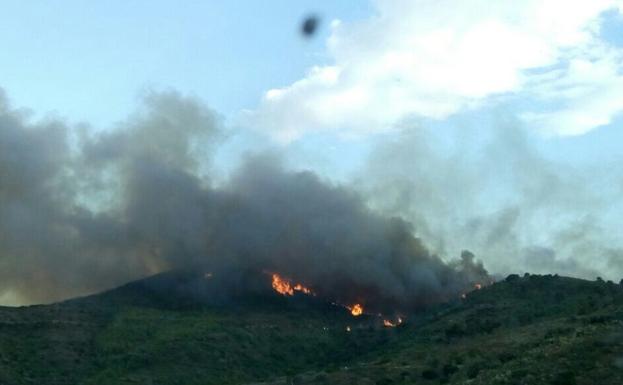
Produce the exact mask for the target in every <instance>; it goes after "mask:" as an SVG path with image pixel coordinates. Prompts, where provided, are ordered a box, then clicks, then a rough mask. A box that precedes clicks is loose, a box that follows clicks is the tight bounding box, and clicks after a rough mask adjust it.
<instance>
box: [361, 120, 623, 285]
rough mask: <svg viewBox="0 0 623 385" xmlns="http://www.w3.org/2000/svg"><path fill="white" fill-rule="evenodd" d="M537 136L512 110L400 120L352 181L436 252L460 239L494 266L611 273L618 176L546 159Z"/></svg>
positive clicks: (452, 251)
mask: <svg viewBox="0 0 623 385" xmlns="http://www.w3.org/2000/svg"><path fill="white" fill-rule="evenodd" d="M448 127H449V128H448ZM449 138H450V139H449ZM535 142H536V141H534V140H531V138H530V133H529V132H527V131H526V130H525V129H524V128H522V126H521V125H520V124H518V123H517V122H515V121H512V120H511V121H509V120H504V119H498V120H497V121H496V122H494V123H493V124H487V123H484V124H478V125H477V127H474V126H472V125H470V121H469V119H468V118H457V119H454V120H452V121H451V122H450V123H449V124H448V126H447V127H446V128H443V129H436V130H434V129H432V128H430V127H427V126H425V125H422V124H407V123H405V130H404V131H403V132H402V133H401V134H399V135H395V136H392V137H391V138H390V139H387V140H385V141H384V142H383V143H382V144H381V145H379V146H378V147H377V149H376V150H375V151H374V153H373V155H372V157H371V158H370V160H369V165H368V167H367V168H366V170H365V173H363V174H361V175H360V177H359V178H358V190H359V191H362V194H364V195H365V196H366V199H367V201H368V204H369V205H371V206H372V207H374V208H375V209H377V210H379V211H382V212H385V213H390V214H399V215H401V216H402V217H403V218H405V219H406V220H409V221H410V222H411V223H413V226H414V231H415V233H416V234H418V236H419V237H421V238H422V239H423V240H424V241H425V242H426V243H427V245H429V247H430V248H431V250H432V251H433V252H435V253H438V254H440V255H456V253H457V252H459V251H460V250H461V249H464V248H467V249H469V250H471V251H473V252H474V253H475V254H476V255H478V256H479V258H481V259H482V260H483V261H484V262H485V264H486V265H487V267H488V268H489V269H490V270H491V271H494V272H496V273H500V274H505V273H511V272H531V273H559V274H564V275H570V276H576V277H581V278H587V279H594V278H595V277H596V276H600V275H601V276H603V277H607V278H608V279H613V280H616V281H618V280H619V279H620V277H621V275H623V268H622V267H623V266H622V265H621V263H620V256H621V255H623V242H622V239H621V237H620V234H618V233H617V232H616V231H612V229H615V228H618V227H620V217H621V216H620V215H621V213H623V207H622V206H621V201H620V194H621V185H620V181H621V180H623V177H622V176H621V174H620V173H619V172H617V171H616V169H613V168H610V167H608V166H606V167H604V165H603V164H591V163H590V162H584V166H583V167H574V166H572V165H571V163H569V162H561V161H556V160H554V159H548V158H546V157H545V156H544V155H542V152H541V151H540V150H539V148H537V147H536V146H535V145H534V144H533V143H535Z"/></svg>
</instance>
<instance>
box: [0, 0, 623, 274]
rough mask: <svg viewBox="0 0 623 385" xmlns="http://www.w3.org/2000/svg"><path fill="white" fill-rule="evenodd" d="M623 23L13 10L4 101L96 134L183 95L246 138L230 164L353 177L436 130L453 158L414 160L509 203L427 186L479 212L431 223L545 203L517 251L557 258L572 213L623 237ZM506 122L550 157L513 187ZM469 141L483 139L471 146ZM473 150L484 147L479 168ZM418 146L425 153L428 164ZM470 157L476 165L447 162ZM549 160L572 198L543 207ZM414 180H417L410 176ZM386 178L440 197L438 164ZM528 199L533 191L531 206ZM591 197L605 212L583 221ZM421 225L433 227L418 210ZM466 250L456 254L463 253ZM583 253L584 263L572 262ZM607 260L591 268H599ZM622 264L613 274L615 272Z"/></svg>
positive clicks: (266, 10) (358, 10)
mask: <svg viewBox="0 0 623 385" xmlns="http://www.w3.org/2000/svg"><path fill="white" fill-rule="evenodd" d="M621 9H623V3H622V2H621V1H620V0H594V1H590V2H589V1H586V0H566V1H563V0H540V1H537V0H526V1H522V2H515V1H499V2H495V3H492V1H491V0H438V1H428V0H369V1H368V0H350V1H339V2H338V1H334V2H333V1H332V2H329V1H327V2H322V3H319V2H317V1H311V0H301V1H292V0H270V1H269V0H267V1H242V0H239V1H219V2H217V1H188V2H183V3H181V2H174V1H165V0H157V1H120V0H114V1H113V0H111V1H106V2H104V1H100V2H95V1H92V2H85V1H77V0H66V1H63V2H50V1H29V2H23V1H13V0H7V1H3V2H2V7H1V10H2V12H0V88H3V89H4V90H5V92H6V94H7V95H8V97H9V99H10V100H11V103H12V105H13V106H15V107H24V108H29V109H31V110H32V111H33V113H34V114H35V117H38V118H41V117H45V116H46V115H49V114H52V115H55V116H59V117H61V118H63V119H65V120H66V121H68V122H69V123H71V124H77V123H80V122H87V123H88V124H89V125H90V126H91V127H92V130H94V131H97V130H101V129H109V128H110V127H113V126H114V125H115V122H118V121H121V120H123V119H124V118H125V117H126V116H127V115H128V114H130V113H131V112H132V111H134V110H135V109H136V107H137V106H138V105H139V104H140V95H141V93H142V92H144V91H145V90H149V89H156V90H166V89H175V90H178V91H179V92H181V93H183V94H186V95H192V96H195V97H196V98H198V99H199V100H201V101H202V102H204V103H205V104H207V105H208V106H210V107H211V108H213V109H214V110H215V111H216V112H217V113H219V114H221V116H223V118H224V121H225V124H226V126H227V127H228V128H229V129H230V130H231V131H232V132H234V133H235V135H233V138H232V139H231V140H230V141H229V142H228V143H227V144H226V145H225V146H224V148H223V149H221V155H220V158H219V159H220V162H221V163H222V164H223V165H227V164H229V163H232V162H235V160H236V159H238V157H239V155H240V154H241V153H243V152H244V151H247V150H249V149H251V150H253V149H255V148H261V147H277V148H280V149H281V150H282V151H283V152H284V153H285V154H286V158H287V160H288V161H289V162H290V163H291V164H292V165H293V166H294V167H297V168H312V169H314V170H316V171H319V172H320V173H322V174H323V175H325V176H328V177H330V178H334V179H342V180H347V179H350V178H355V179H356V178H361V175H362V173H363V171H362V169H365V168H366V167H371V168H374V165H372V166H370V162H371V161H370V160H369V159H370V158H369V156H370V154H371V153H375V151H376V149H377V148H379V147H383V146H384V145H385V144H386V143H387V142H391V141H392V140H394V139H396V138H397V137H400V136H399V135H400V134H401V133H403V132H404V131H417V130H422V132H425V133H426V137H427V140H430V141H431V142H435V143H437V144H436V145H435V146H433V147H435V149H436V151H437V152H435V153H426V152H425V151H424V149H423V150H422V151H424V152H423V153H422V156H421V157H420V158H418V157H416V158H414V159H415V160H414V159H411V161H413V162H426V161H428V160H431V159H433V160H434V162H433V161H432V160H431V167H439V169H443V170H445V172H446V173H447V175H448V176H449V177H450V176H453V177H454V176H458V179H461V178H462V177H464V176H465V175H467V174H471V173H473V174H474V175H492V176H491V178H492V179H491V180H488V181H487V184H488V185H489V186H490V190H491V191H493V193H492V196H490V197H489V196H484V197H483V196H482V192H480V193H479V192H478V190H477V189H476V190H474V191H473V192H472V193H473V194H476V195H478V194H480V195H478V196H474V197H473V199H471V198H470V199H467V198H465V197H462V196H459V195H444V194H445V192H446V191H447V189H449V188H450V189H455V190H461V188H462V187H461V185H459V184H452V183H451V184H447V183H446V181H444V180H441V179H443V178H432V177H431V178H430V179H427V180H426V181H425V182H426V183H433V184H435V183H437V184H435V185H434V186H432V185H431V188H430V189H427V191H426V192H425V193H426V194H429V195H435V198H439V199H438V200H437V201H435V202H433V203H434V204H431V205H429V207H422V208H421V211H423V212H426V211H427V209H428V208H430V209H431V210H433V209H438V208H443V205H444V204H446V203H448V201H452V202H454V201H456V202H459V201H461V202H462V201H463V200H462V199H465V201H466V202H469V203H470V206H469V207H465V208H464V212H461V213H460V214H457V218H458V219H457V218H454V219H453V220H455V223H450V222H448V223H441V222H440V221H437V222H435V223H431V222H427V223H426V226H428V227H429V228H430V229H433V230H436V231H438V234H441V235H443V234H451V235H448V236H449V237H450V236H451V237H456V234H457V232H458V231H460V230H461V229H464V227H462V226H463V225H465V226H467V224H470V226H472V227H474V226H475V225H473V224H474V223H480V222H479V221H480V220H483V218H484V219H486V220H491V221H494V220H497V219H496V218H498V214H500V213H508V212H509V211H508V209H509V208H512V207H515V206H518V205H520V203H518V202H523V203H521V204H522V205H523V204H524V203H526V202H527V203H526V204H527V205H528V206H522V209H521V210H522V214H521V215H522V216H523V217H522V218H523V219H521V220H520V221H519V222H517V226H523V227H522V230H521V231H520V232H517V234H513V236H512V237H509V239H510V238H513V239H515V238H516V239H519V240H520V243H521V242H523V243H521V245H520V246H521V248H525V247H528V246H534V245H533V242H535V241H534V240H535V239H536V240H538V242H541V243H539V244H538V246H548V247H549V246H551V247H553V245H554V244H555V243H556V242H557V241H555V240H556V239H562V238H561V235H560V234H562V233H564V231H562V230H561V231H558V232H552V233H551V234H550V235H551V236H549V237H543V236H542V235H543V233H544V232H545V233H546V231H543V229H542V228H541V227H542V226H541V223H539V220H541V219H542V218H543V217H544V216H547V215H550V214H551V215H554V216H556V215H559V214H560V219H556V220H555V221H553V223H554V224H553V225H552V227H557V228H564V227H565V226H563V225H562V224H563V222H565V221H567V222H569V223H576V222H577V221H579V220H582V218H588V217H590V218H604V222H603V223H600V224H599V225H601V226H603V227H609V226H610V227H611V226H613V224H614V225H621V223H620V220H617V219H616V218H614V219H613V218H612V217H615V216H616V215H614V214H612V213H620V212H621V211H620V210H619V211H616V210H615V209H612V210H610V212H604V211H603V207H613V208H614V207H618V208H619V209H620V205H621V202H620V199H618V198H612V197H613V196H615V197H616V196H617V195H616V194H618V193H620V192H623V179H622V178H621V176H620V173H618V171H617V170H618V169H619V168H620V166H619V165H620V164H621V161H623V150H622V149H623V145H622V143H623V130H621V126H622V125H623V114H622V113H621V112H623V37H622V36H623V18H622V17H621ZM310 13H315V14H318V15H320V16H321V18H322V24H321V27H320V30H319V33H318V34H317V35H316V36H314V37H313V38H312V39H303V38H302V37H301V36H300V34H299V33H298V28H299V25H300V22H301V20H302V19H303V17H305V16H306V15H308V14H310ZM500 122H504V123H503V124H502V123H500ZM508 122H511V123H508ZM500 125H508V130H511V131H515V130H516V131H521V135H523V136H522V138H525V139H521V140H520V141H522V140H525V142H526V143H527V144H526V148H522V149H521V150H522V151H524V150H525V151H527V152H528V153H530V154H531V153H532V152H533V151H534V152H536V153H538V156H536V155H535V156H533V157H532V158H531V159H530V162H532V163H527V164H526V165H523V166H521V167H525V169H522V170H521V172H520V173H519V174H517V175H514V176H513V177H515V176H516V179H513V183H510V184H508V185H503V186H502V187H501V188H498V187H495V186H498V185H500V184H502V183H505V181H508V178H509V177H507V176H505V175H503V172H502V171H501V170H502V169H503V167H502V168H500V169H499V170H498V169H497V168H496V167H498V166H500V164H501V163H504V161H505V159H504V156H500V155H499V154H498V155H495V156H494V155H487V154H486V148H485V147H486V146H483V143H485V142H486V141H487V140H489V138H490V136H492V135H493V136H495V132H497V131H495V130H496V129H497V128H498V127H499V126H500ZM491 132H494V134H491ZM469 135H472V136H474V137H476V140H475V141H473V142H470V141H469V140H465V139H464V136H469ZM464 143H470V145H474V146H475V148H478V149H479V150H478V151H474V155H473V156H471V155H470V157H468V158H463V157H462V156H461V154H460V145H462V144H464ZM501 145H508V143H506V144H504V143H502V144H501ZM480 146H482V147H483V148H485V149H482V151H480ZM508 146H509V147H508V148H509V151H514V149H513V147H512V145H508ZM418 148H420V149H422V146H421V144H420V143H415V144H414V145H413V146H412V152H416V151H418ZM403 150H404V149H403ZM479 151H480V152H479ZM381 152H382V151H381ZM405 152H406V153H407V154H406V156H407V157H409V156H411V155H413V154H409V150H406V151H405ZM444 152H447V153H448V154H449V155H448V156H445V157H444V156H443V155H444ZM454 152H457V153H458V154H454ZM453 154H454V155H456V157H453ZM416 155H417V154H416ZM531 156H532V155H531ZM478 157H482V158H483V159H485V160H487V161H488V162H489V163H482V162H481V159H477V158H478ZM541 158H542V159H543V161H541ZM374 159H376V160H377V161H378V159H379V158H378V155H377V157H376V158H374ZM452 159H460V160H461V162H463V164H450V163H447V162H450V161H451V160H452ZM444 162H446V163H444ZM547 162H553V163H552V165H555V166H551V167H553V168H554V169H556V170H558V171H556V173H554V174H551V175H550V174H547V173H546V174H542V175H540V176H539V178H540V179H539V180H540V181H546V180H547V178H550V177H554V178H555V179H557V180H559V181H562V182H560V184H559V187H558V188H559V189H560V194H558V193H557V194H558V195H555V198H548V199H551V201H547V202H550V203H543V205H540V204H539V205H535V203H534V201H536V200H538V198H539V197H538V194H537V196H531V195H529V194H533V191H534V190H538V191H542V192H544V193H547V192H548V191H546V190H547V186H546V187H545V188H542V187H539V188H540V190H539V189H533V187H534V180H532V179H530V178H528V177H526V176H525V175H524V174H526V173H530V167H532V165H534V164H538V165H547V167H550V163H547ZM388 167H389V166H388ZM401 167H405V168H406V169H407V171H404V172H403V171H400V172H398V171H396V169H399V168H401ZM409 167H411V168H412V169H413V170H414V171H413V172H411V173H410V171H409ZM490 169H495V171H493V172H490ZM578 170H579V171H581V172H582V173H583V174H582V175H583V176H585V174H588V176H586V178H587V179H586V181H587V182H586V183H585V185H586V186H590V189H588V190H590V191H586V192H580V191H579V190H578V192H577V193H575V192H574V191H568V190H574V189H576V188H579V186H577V185H576V184H573V183H571V182H569V183H567V179H565V178H568V177H569V175H575V174H574V173H575V172H576V171H578ZM385 171H387V174H388V175H393V174H392V173H394V172H395V173H396V175H398V176H399V177H402V178H404V179H405V180H409V182H413V185H414V186H416V188H415V191H416V193H414V194H415V195H414V196H415V197H416V198H421V199H424V198H425V196H419V195H417V188H418V186H419V185H420V184H422V183H424V182H422V181H421V180H420V179H418V175H419V174H417V172H420V173H424V177H427V174H426V168H425V167H424V168H421V167H420V166H419V165H416V164H408V163H407V164H405V165H399V166H397V167H396V168H395V169H389V168H388V169H386V170H384V172H385ZM558 172H559V174H557V173H558ZM384 176H386V175H384ZM496 178H498V179H496ZM522 178H523V179H522ZM381 179H382V178H381ZM458 179H457V180H458ZM524 179H525V180H526V181H527V182H526V183H527V185H521V183H523V182H522V181H523V180H524ZM571 179H573V178H571ZM576 179H578V178H576ZM578 180H579V179H578ZM563 182H564V183H563ZM457 183H458V182H457ZM539 183H541V182H539ZM543 183H545V182H543ZM580 187H581V186H580ZM523 189H525V190H526V191H528V192H527V193H526V195H525V196H523V197H522V196H520V197H519V198H518V197H517V195H520V192H521V191H523ZM531 189H532V190H531ZM422 193H424V192H422ZM461 193H463V192H461ZM464 194H468V192H467V191H465V192H464ZM566 194H569V195H566ZM582 194H584V195H582ZM580 195H581V196H580ZM442 198H443V199H442ZM576 198H577V200H578V201H581V202H596V203H594V204H592V203H591V204H590V205H587V206H580V205H577V206H576V208H572V206H573V205H572V204H571V203H569V202H575V199H576ZM580 198H581V199H580ZM565 199H568V200H569V202H562V200H565ZM483 201H484V204H483ZM543 202H546V200H545V199H544V200H543ZM552 202H553V203H552ZM604 202H605V203H604ZM415 203H417V202H415ZM415 203H414V204H415ZM437 204H438V205H439V206H436V205H437ZM487 204H488V205H487ZM544 205H545V206H544ZM526 207H529V208H526ZM535 207H536V208H535ZM570 207H571V208H570ZM460 209H461V208H460ZM529 210H534V213H533V214H532V212H530V211H529ZM565 210H567V211H565ZM459 211H461V210H459ZM526 212H527V213H526ZM429 214H430V215H434V214H435V213H434V212H432V211H431V213H429ZM404 215H405V216H407V217H408V219H411V220H413V221H414V223H416V224H418V223H419V224H421V223H420V222H418V210H417V209H416V210H414V212H413V213H412V212H405V213H404ZM409 215H412V217H409ZM569 218H571V219H569ZM498 219H499V218H498ZM429 221H430V219H429ZM457 223H459V224H460V225H456V226H455V227H452V226H454V225H455V224H457ZM548 223H549V222H548ZM422 226H423V227H426V226H424V225H422ZM476 227H478V226H476ZM449 228H452V229H451V231H450V230H448V229H449ZM479 228H481V227H479ZM474 231H475V230H474ZM479 231H480V230H479ZM531 231H532V232H531ZM463 233H464V232H463ZM567 233H568V232H567ZM482 234H484V232H483V233H482ZM482 234H481V235H482ZM548 234H549V233H548ZM565 234H566V233H565ZM441 235H440V236H441ZM477 236H480V235H478V234H476V235H474V237H477ZM612 236H613V235H612V234H608V236H607V237H606V236H605V235H604V236H601V235H600V236H595V237H591V239H589V240H586V242H585V243H584V244H583V246H582V247H584V249H582V250H585V249H586V247H588V246H585V245H586V244H590V245H595V244H597V243H599V242H602V241H603V242H606V241H607V242H614V243H612V244H613V247H614V248H619V247H620V250H623V241H622V240H621V239H620V236H619V237H618V238H616V237H615V238H616V239H614V241H613V238H612ZM482 237H483V239H485V241H486V239H488V238H487V236H484V235H482ZM433 238H434V237H433ZM489 238H490V237H489ZM474 239H475V238H474ZM459 240H460V241H461V242H464V244H466V245H467V246H469V247H470V248H471V249H472V250H474V251H476V253H477V254H478V255H481V256H483V257H484V258H485V259H486V257H487V253H489V257H490V258H493V257H491V255H492V254H491V253H497V252H499V251H500V249H496V248H491V249H490V250H489V249H487V247H489V246H488V245H486V244H485V243H486V242H485V241H482V242H481V243H478V242H473V241H472V240H470V239H467V238H461V239H459ZM431 241H437V239H431ZM439 242H440V243H444V242H446V243H447V242H448V240H447V239H446V240H444V241H443V242H442V241H441V240H440V241H439ZM457 242H458V241H457ZM547 242H550V243H551V244H548V243H547ZM617 242H618V243H617ZM502 244H504V245H506V246H507V244H506V243H503V242H501V243H499V245H502ZM455 246H456V247H455V248H451V252H450V254H452V255H456V252H457V249H458V248H459V247H462V246H460V245H455ZM496 247H498V246H496ZM500 247H501V246H500ZM578 247H579V246H578ZM591 247H592V246H591ZM521 248H520V249H521ZM518 250H519V249H518ZM577 250H579V249H577ZM577 250H576V249H569V250H566V253H567V254H566V255H563V257H564V258H563V260H564V261H568V260H569V258H572V257H573V253H574V252H575V251H577ZM617 250H619V249H617ZM602 251H603V250H601V249H600V250H598V251H596V253H601V252H602ZM608 252H610V251H608ZM517 253H520V251H517ZM561 253H562V252H561ZM602 254H603V253H602ZM615 254H616V253H615ZM548 255H549V254H548ZM561 255H562V254H561ZM621 255H623V253H622V254H621ZM591 258H593V255H588V256H587V257H586V258H584V259H583V260H581V261H580V262H577V263H584V264H589V265H590V264H591V263H592V262H590V261H591ZM488 262H491V264H492V265H493V266H496V267H499V269H500V270H504V269H505V268H507V267H508V266H506V265H504V264H503V263H499V264H497V265H496V263H495V261H494V260H491V259H490V260H488ZM506 262H507V261H505V262H504V263H506ZM549 262H551V263H554V262H556V261H554V262H552V261H549ZM549 262H548V263H549ZM611 262H612V261H607V260H605V259H604V260H600V261H599V263H598V265H599V266H598V267H597V269H608V268H609V267H608V266H610V265H609V264H612V263H611ZM556 263H558V262H556ZM574 263H575V262H574ZM560 266H563V267H565V266H566V267H568V268H569V269H571V268H570V267H569V266H575V265H573V264H572V263H571V262H564V264H562V265H559V267H560ZM622 266H623V265H622ZM546 268H547V267H546ZM549 268H553V267H551V266H550V267H549ZM587 269H588V268H587ZM587 269H585V270H584V271H589V270H587ZM578 271H579V270H578ZM590 271H592V270H590ZM621 272H622V273H623V267H621ZM588 274H589V273H586V274H584V275H588Z"/></svg>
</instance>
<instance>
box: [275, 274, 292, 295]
mask: <svg viewBox="0 0 623 385" xmlns="http://www.w3.org/2000/svg"><path fill="white" fill-rule="evenodd" d="M273 289H275V291H276V292H277V293H279V294H282V295H294V289H293V288H292V285H290V282H288V281H286V280H285V279H283V278H281V277H280V276H279V274H275V273H273Z"/></svg>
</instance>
